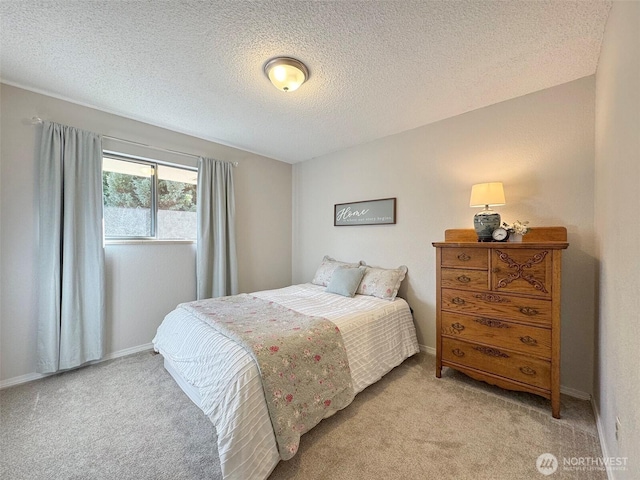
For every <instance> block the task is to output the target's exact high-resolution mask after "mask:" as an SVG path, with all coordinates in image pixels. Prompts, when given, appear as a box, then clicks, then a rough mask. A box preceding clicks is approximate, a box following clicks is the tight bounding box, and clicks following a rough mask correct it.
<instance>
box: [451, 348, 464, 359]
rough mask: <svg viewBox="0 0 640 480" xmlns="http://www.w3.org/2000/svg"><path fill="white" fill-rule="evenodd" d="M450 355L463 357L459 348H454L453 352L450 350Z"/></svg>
mask: <svg viewBox="0 0 640 480" xmlns="http://www.w3.org/2000/svg"><path fill="white" fill-rule="evenodd" d="M451 353H453V354H454V355H455V356H456V357H464V352H463V351H462V350H460V349H459V348H454V349H453V350H451Z"/></svg>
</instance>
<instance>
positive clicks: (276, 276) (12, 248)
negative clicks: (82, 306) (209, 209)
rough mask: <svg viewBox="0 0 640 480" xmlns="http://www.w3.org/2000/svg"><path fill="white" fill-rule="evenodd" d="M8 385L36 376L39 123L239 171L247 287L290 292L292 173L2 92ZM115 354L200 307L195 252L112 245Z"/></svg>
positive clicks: (268, 162)
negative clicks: (191, 305)
mask: <svg viewBox="0 0 640 480" xmlns="http://www.w3.org/2000/svg"><path fill="white" fill-rule="evenodd" d="M0 105H1V111H2V115H1V117H0V122H1V123H0V129H1V131H0V141H1V150H0V152H1V156H0V158H1V164H0V188H1V189H0V199H1V202H0V218H1V227H0V272H1V282H2V284H1V286H0V298H1V301H0V382H2V383H0V384H5V385H6V384H11V383H12V382H13V381H20V380H25V379H29V378H34V376H36V375H35V374H34V372H35V365H36V360H35V355H36V320H37V319H36V315H37V312H36V309H35V305H36V303H37V302H36V292H35V285H36V275H37V271H36V254H37V243H36V242H37V240H36V239H37V223H38V205H37V192H36V182H37V180H36V169H35V155H34V152H35V143H36V133H37V131H38V128H39V127H34V126H31V125H30V119H31V117H32V116H39V117H41V118H44V119H48V120H52V121H55V122H59V123H63V124H66V125H71V126H75V127H78V128H82V129H86V130H90V131H93V132H96V133H100V134H103V135H110V136H114V137H118V138H124V139H128V140H133V141H136V142H141V143H144V144H147V145H153V146H156V147H162V148H168V149H172V150H177V151H180V152H186V153H191V154H197V155H205V156H209V157H213V158H217V159H220V160H226V161H238V162H239V163H240V165H239V167H238V168H237V169H235V170H234V180H235V187H236V215H237V236H238V242H237V247H238V268H239V287H240V290H241V291H243V292H248V291H255V290H262V289H265V288H277V287H281V286H285V285H289V284H290V283H291V218H290V212H291V170H292V169H291V165H289V164H286V163H283V162H278V161H275V160H273V159H269V158H266V157H261V156H258V155H254V154H250V153H247V152H243V151H241V150H237V149H234V148H230V147H226V146H223V145H219V144H215V143H212V142H207V141H205V140H201V139H197V138H193V137H189V136H187V135H182V134H178V133H175V132H171V131H168V130H164V129H161V128H157V127H153V126H150V125H147V124H144V123H141V122H136V121H133V120H128V119H125V118H122V117H119V116H116V115H112V114H108V113H105V112H101V111H98V110H94V109H90V108H86V107H83V106H79V105H76V104H73V103H69V102H66V101H62V100H58V99H54V98H51V97H48V96H44V95H39V94H36V93H33V92H29V91H26V90H22V89H19V88H15V87H12V86H7V85H1V86H0ZM105 148H109V149H114V150H120V151H124V152H127V153H131V154H137V155H141V156H147V157H152V158H158V159H161V160H165V161H172V162H175V163H182V164H186V165H192V166H194V165H195V159H194V158H190V157H185V156H181V155H172V154H167V153H163V152H159V151H156V150H152V149H146V148H140V147H134V146H131V145H126V144H123V143H121V142H113V141H107V140H105ZM106 261H107V265H106V267H107V340H106V349H107V350H106V351H107V353H108V354H113V353H118V352H123V351H125V352H126V351H132V350H135V349H136V348H139V347H141V346H144V345H147V344H148V343H149V342H150V341H151V340H152V338H153V336H154V334H155V331H156V328H157V327H158V325H159V324H160V322H161V321H162V319H163V318H164V315H166V314H167V313H168V312H169V311H170V310H171V309H172V308H174V307H175V305H176V304H177V303H179V302H184V301H189V300H192V299H195V246H194V245H193V244H154V245H150V244H142V245H140V244H137V245H107V247H106Z"/></svg>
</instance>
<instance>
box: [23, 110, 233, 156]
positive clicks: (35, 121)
mask: <svg viewBox="0 0 640 480" xmlns="http://www.w3.org/2000/svg"><path fill="white" fill-rule="evenodd" d="M42 123H43V120H42V119H41V118H40V117H31V124H32V125H40V124H42ZM101 137H102V138H108V139H109V140H115V141H116V142H123V143H129V144H131V145H138V146H140V147H146V148H151V149H153V150H160V151H161V152H168V153H175V154H177V155H184V156H186V157H193V158H200V155H194V154H192V153H185V152H179V151H177V150H170V149H168V148H162V147H154V146H153V145H147V144H146V143H140V142H134V141H133V140H126V139H124V138H118V137H112V136H110V135H101ZM229 163H231V165H233V166H234V167H237V166H238V162H229Z"/></svg>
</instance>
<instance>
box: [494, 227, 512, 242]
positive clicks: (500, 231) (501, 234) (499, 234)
mask: <svg viewBox="0 0 640 480" xmlns="http://www.w3.org/2000/svg"><path fill="white" fill-rule="evenodd" d="M491 237H492V238H493V240H494V241H496V242H506V241H507V239H508V238H509V231H508V230H507V229H505V228H502V227H498V228H496V229H495V230H494V231H493V232H492V233H491Z"/></svg>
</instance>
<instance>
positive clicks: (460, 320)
mask: <svg viewBox="0 0 640 480" xmlns="http://www.w3.org/2000/svg"><path fill="white" fill-rule="evenodd" d="M442 335H447V336H450V337H457V338H459V339H461V340H467V341H473V342H482V343H486V344H489V345H493V346H495V347H498V348H508V349H511V350H517V351H519V352H522V353H529V354H531V355H537V356H540V357H545V358H551V329H549V328H543V327H531V326H528V325H519V324H517V323H510V322H505V321H503V320H495V319H492V318H487V317H471V316H468V315H458V314H456V313H449V312H442Z"/></svg>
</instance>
